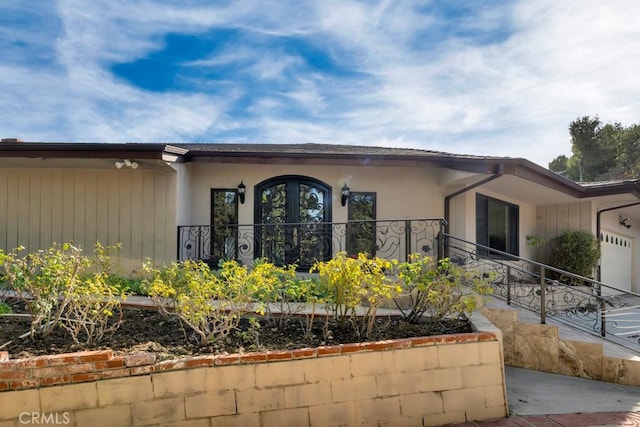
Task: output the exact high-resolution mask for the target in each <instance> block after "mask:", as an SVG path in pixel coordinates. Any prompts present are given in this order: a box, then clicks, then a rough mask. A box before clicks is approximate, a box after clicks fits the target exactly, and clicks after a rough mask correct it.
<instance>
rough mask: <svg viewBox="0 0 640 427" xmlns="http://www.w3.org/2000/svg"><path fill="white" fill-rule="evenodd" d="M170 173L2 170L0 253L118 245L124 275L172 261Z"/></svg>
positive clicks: (173, 210) (173, 198) (172, 180)
mask: <svg viewBox="0 0 640 427" xmlns="http://www.w3.org/2000/svg"><path fill="white" fill-rule="evenodd" d="M175 180H176V178H175V172H172V171H164V170H149V169H147V170H145V169H142V168H140V169H137V170H132V169H130V168H123V169H115V168H113V169H73V168H65V169H62V168H6V167H5V168H2V169H0V248H2V249H3V250H5V251H7V250H11V249H13V248H15V247H17V246H19V245H22V246H24V247H25V248H26V249H27V250H28V251H34V250H37V249H42V248H46V247H49V246H51V245H52V244H53V243H54V242H56V243H62V242H71V241H73V242H74V243H75V244H77V245H79V246H81V247H82V248H83V249H84V250H85V251H86V252H88V253H92V251H93V248H94V246H95V243H96V241H100V243H102V244H103V245H113V244H116V243H119V242H120V243H122V251H121V264H122V268H123V271H124V272H125V273H127V272H130V271H132V270H136V269H139V268H140V263H141V260H143V259H145V258H146V257H149V258H152V259H154V260H155V261H157V262H162V261H166V260H171V259H175V254H176V182H175Z"/></svg>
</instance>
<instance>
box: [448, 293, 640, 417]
mask: <svg viewBox="0 0 640 427" xmlns="http://www.w3.org/2000/svg"><path fill="white" fill-rule="evenodd" d="M487 305H488V306H493V307H496V308H503V309H515V310H516V311H518V315H519V317H520V320H523V321H526V322H530V323H538V322H539V321H540V318H539V315H536V314H534V313H531V312H529V311H527V310H524V309H522V308H518V307H515V306H508V305H507V304H506V303H504V302H503V301H500V300H496V299H492V300H491V302H489V303H488V304H487ZM547 320H548V323H551V324H556V325H557V326H558V328H559V332H560V335H561V336H563V337H564V338H570V339H575V340H581V341H587V342H601V343H603V346H604V352H605V353H606V354H609V355H615V356H617V357H628V358H634V359H636V360H637V358H638V357H639V356H640V354H639V352H634V351H632V350H630V349H628V348H622V347H620V346H618V345H616V344H614V343H611V342H607V341H604V342H603V341H602V340H601V339H600V338H599V337H597V336H593V335H590V334H588V333H586V332H584V331H580V330H578V329H574V328H570V327H568V326H566V325H564V324H560V323H556V322H555V319H552V318H551V319H547ZM639 350H640V347H639ZM506 380H507V397H508V401H509V411H510V413H511V414H512V415H511V416H510V417H509V418H502V419H497V420H491V421H481V422H480V421H479V422H467V423H459V424H451V426H456V427H462V426H494V427H512V426H528V427H559V426H564V427H592V426H606V427H614V426H615V427H617V426H638V427H640V387H632V386H624V385H618V384H613V383H606V382H602V381H592V380H587V379H583V378H576V377H569V376H565V375H557V374H549V373H546V372H539V371H533V370H528V369H520V368H513V367H506Z"/></svg>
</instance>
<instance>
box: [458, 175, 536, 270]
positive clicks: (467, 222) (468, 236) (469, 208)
mask: <svg viewBox="0 0 640 427" xmlns="http://www.w3.org/2000/svg"><path fill="white" fill-rule="evenodd" d="M478 193H479V194H484V195H485V196H489V197H493V198H495V199H498V200H502V201H504V202H507V203H512V204H514V205H518V207H519V209H518V210H519V215H520V218H519V219H520V222H519V230H518V233H519V235H518V240H519V244H520V256H521V257H523V258H534V257H535V251H534V249H533V248H531V247H529V246H527V239H526V236H527V235H534V234H536V207H535V206H534V205H532V204H530V203H526V202H523V201H521V200H518V199H515V198H513V197H505V196H503V195H501V194H498V193H495V192H493V191H489V190H486V189H484V188H482V187H480V188H477V189H473V190H470V191H468V192H466V193H463V194H460V195H459V196H457V197H454V198H453V199H452V200H451V205H450V206H451V228H450V231H451V234H452V235H453V236H455V237H458V238H461V239H464V240H467V241H469V242H475V241H476V194H478Z"/></svg>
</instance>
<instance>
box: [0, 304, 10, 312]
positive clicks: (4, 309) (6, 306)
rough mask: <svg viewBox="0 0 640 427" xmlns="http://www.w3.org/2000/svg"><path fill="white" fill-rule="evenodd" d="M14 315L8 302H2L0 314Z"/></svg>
mask: <svg viewBox="0 0 640 427" xmlns="http://www.w3.org/2000/svg"><path fill="white" fill-rule="evenodd" d="M9 313H13V309H12V308H11V306H10V305H9V304H7V303H6V302H0V314H9Z"/></svg>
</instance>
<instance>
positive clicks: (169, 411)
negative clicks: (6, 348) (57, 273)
mask: <svg viewBox="0 0 640 427" xmlns="http://www.w3.org/2000/svg"><path fill="white" fill-rule="evenodd" d="M492 328H495V327H493V326H492ZM497 333H498V334H499V331H497ZM499 336H500V335H498V336H495V335H494V334H491V333H473V334H457V335H444V336H439V337H437V336H436V337H421V338H412V339H401V340H389V341H380V342H373V343H360V344H344V345H340V346H329V347H318V348H307V349H299V350H293V351H277V352H266V353H247V354H244V355H237V354H235V355H228V356H204V357H199V358H193V359H187V360H183V361H168V362H163V363H159V364H155V365H154V364H153V360H154V358H149V357H148V356H149V355H148V354H142V355H140V356H135V355H134V356H128V357H117V356H113V355H112V354H110V350H107V351H102V352H84V353H77V354H67V355H59V356H43V357H38V358H33V359H22V360H14V361H11V360H6V353H5V354H4V355H3V354H2V353H1V352H0V356H4V357H5V360H4V361H2V360H1V359H0V368H2V369H1V373H2V374H3V376H2V377H1V378H2V381H0V384H9V386H10V387H11V388H14V386H12V384H13V383H15V384H18V388H20V385H22V388H24V389H22V390H15V391H11V390H10V391H3V392H0V425H13V423H14V422H16V423H17V422H19V421H20V417H21V416H22V417H23V418H24V415H23V414H25V413H26V414H34V413H35V414H46V415H47V416H51V415H52V414H53V415H54V416H57V417H58V418H59V419H60V420H65V419H68V420H69V422H68V423H66V424H68V425H72V426H78V427H83V426H92V427H93V426H95V427H98V426H113V425H118V426H129V425H133V426H147V425H158V424H161V425H167V426H169V425H172V426H185V425H189V426H200V425H203V426H204V425H206V426H236V425H237V426H243V427H244V426H264V427H268V426H287V425H290V426H296V427H299V426H309V425H313V426H335V425H351V424H354V425H355V424H358V425H362V424H366V423H372V424H375V425H389V426H392V425H441V424H446V423H456V422H463V421H466V420H484V419H491V418H499V417H505V416H506V415H507V405H506V393H505V384H504V367H503V362H502V354H501V351H502V350H501V343H500V341H499ZM149 363H151V364H149ZM12 375H13V376H14V377H15V378H13V379H11V378H10V377H11V376H12ZM27 377H28V378H27ZM48 379H53V380H54V381H46V383H45V382H44V381H45V380H48ZM96 379H97V381H96ZM52 384H56V385H52ZM46 385H50V386H46ZM3 389H4V390H6V389H7V388H6V387H5V388H2V387H0V390H3ZM21 414H22V415H21ZM28 416H29V415H28Z"/></svg>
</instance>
